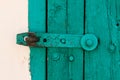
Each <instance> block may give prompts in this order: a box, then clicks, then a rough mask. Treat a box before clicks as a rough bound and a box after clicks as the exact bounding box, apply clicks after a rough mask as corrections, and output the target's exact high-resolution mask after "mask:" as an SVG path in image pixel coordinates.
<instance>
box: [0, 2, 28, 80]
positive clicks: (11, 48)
mask: <svg viewBox="0 0 120 80" xmlns="http://www.w3.org/2000/svg"><path fill="white" fill-rule="evenodd" d="M27 6H28V2H27V0H0V80H30V76H29V74H30V73H29V48H28V47H23V46H19V45H17V44H16V34H17V33H21V32H27V30H28V29H27V21H28V20H27V15H28V13H27V12H28V11H27Z"/></svg>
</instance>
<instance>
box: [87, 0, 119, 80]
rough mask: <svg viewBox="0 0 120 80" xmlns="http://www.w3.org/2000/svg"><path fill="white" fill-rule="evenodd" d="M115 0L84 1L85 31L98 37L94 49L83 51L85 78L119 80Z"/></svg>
mask: <svg viewBox="0 0 120 80" xmlns="http://www.w3.org/2000/svg"><path fill="white" fill-rule="evenodd" d="M114 10H115V0H97V1H96V0H87V1H86V33H93V34H95V35H96V36H97V37H98V39H99V44H98V47H97V49H96V50H94V51H91V52H87V51H86V53H85V80H119V79H120V77H119V75H120V71H119V70H118V69H119V61H120V60H119V50H118V41H117V35H118V34H117V28H116V23H115V11H114Z"/></svg>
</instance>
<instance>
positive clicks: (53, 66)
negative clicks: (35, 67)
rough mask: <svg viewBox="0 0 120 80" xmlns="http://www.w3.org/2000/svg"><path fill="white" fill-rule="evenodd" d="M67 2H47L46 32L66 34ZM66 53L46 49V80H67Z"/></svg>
mask: <svg viewBox="0 0 120 80" xmlns="http://www.w3.org/2000/svg"><path fill="white" fill-rule="evenodd" d="M66 2H67V0H48V32H49V33H66V29H67V22H66V20H67V16H66ZM67 57H68V51H67V49H66V48H48V62H47V63H48V80H69V76H68V75H69V74H68V71H69V68H68V66H69V62H68V59H67Z"/></svg>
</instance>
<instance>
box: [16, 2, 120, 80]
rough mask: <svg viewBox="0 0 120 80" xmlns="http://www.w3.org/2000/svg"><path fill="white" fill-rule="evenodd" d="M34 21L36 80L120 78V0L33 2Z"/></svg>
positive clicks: (32, 39) (31, 27)
mask: <svg viewBox="0 0 120 80" xmlns="http://www.w3.org/2000/svg"><path fill="white" fill-rule="evenodd" d="M28 17H29V26H28V27H29V32H32V33H39V34H36V35H37V37H36V35H35V34H32V33H25V34H19V35H18V36H17V43H18V44H23V45H27V46H29V47H30V72H31V79H32V80H120V53H119V52H120V50H119V48H120V32H119V30H120V25H119V24H120V1H119V0H29V16H28ZM45 33H47V34H45ZM21 35H22V37H21ZM26 35H27V38H26ZM29 35H31V36H32V37H29ZM41 35H42V37H44V39H42V42H40V41H41V38H40V36H41ZM56 35H57V36H56ZM38 36H39V37H38ZM46 36H47V37H46ZM61 36H62V37H61ZM23 38H24V39H23ZM28 38H29V39H28ZM38 38H39V39H38ZM60 38H61V39H60ZM26 39H27V40H26ZM59 39H60V42H61V43H60V42H57V41H58V40H59ZM56 40H57V41H56ZM79 40H80V41H79ZM27 41H28V42H27ZM49 41H50V42H49ZM69 43H70V44H69ZM58 44H59V45H58Z"/></svg>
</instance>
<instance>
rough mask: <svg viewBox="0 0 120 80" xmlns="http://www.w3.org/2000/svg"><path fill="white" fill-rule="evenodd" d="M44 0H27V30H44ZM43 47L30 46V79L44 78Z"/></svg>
mask: <svg viewBox="0 0 120 80" xmlns="http://www.w3.org/2000/svg"><path fill="white" fill-rule="evenodd" d="M45 11H46V9H45V0H29V31H30V32H45V31H46V30H45V29H46V27H45V13H46V12H45ZM45 64H46V51H45V48H36V47H31V48H30V72H31V80H45V79H46V70H45V68H46V66H45Z"/></svg>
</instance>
